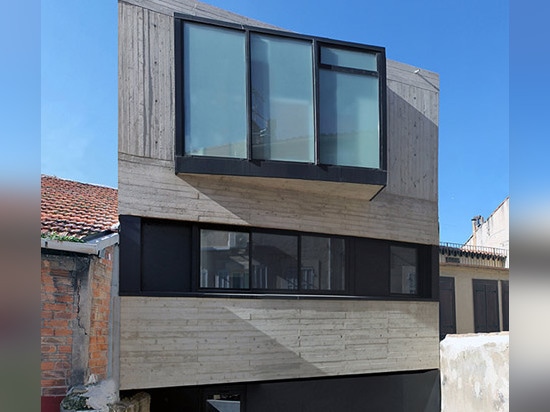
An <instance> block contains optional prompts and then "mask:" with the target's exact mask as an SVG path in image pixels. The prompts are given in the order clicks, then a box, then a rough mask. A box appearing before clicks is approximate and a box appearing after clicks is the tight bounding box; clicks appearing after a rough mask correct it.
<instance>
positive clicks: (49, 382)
mask: <svg viewBox="0 0 550 412" xmlns="http://www.w3.org/2000/svg"><path fill="white" fill-rule="evenodd" d="M40 385H41V386H42V387H43V388H50V387H52V386H66V385H67V382H66V381H65V379H42V380H41V381H40Z"/></svg>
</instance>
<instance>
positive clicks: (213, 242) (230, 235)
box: [200, 229, 250, 289]
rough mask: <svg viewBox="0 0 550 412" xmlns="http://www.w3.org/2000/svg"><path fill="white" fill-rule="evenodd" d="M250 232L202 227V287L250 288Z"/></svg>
mask: <svg viewBox="0 0 550 412" xmlns="http://www.w3.org/2000/svg"><path fill="white" fill-rule="evenodd" d="M248 242H249V235H248V233H242V232H228V231H222V230H205V229H202V230H201V255H200V287H201V288H217V289H248V288H249V287H250V281H249V270H248V267H249V257H248V250H249V248H248Z"/></svg>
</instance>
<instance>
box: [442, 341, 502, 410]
mask: <svg viewBox="0 0 550 412" xmlns="http://www.w3.org/2000/svg"><path fill="white" fill-rule="evenodd" d="M440 346H441V364H440V370H441V411H442V412H455V411H456V412H464V411H476V412H489V411H508V409H509V334H508V332H501V333H489V334H470V335H448V336H447V337H446V338H445V339H444V340H443V341H442V342H441V345H440Z"/></svg>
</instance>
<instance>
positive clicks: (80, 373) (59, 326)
mask: <svg viewBox="0 0 550 412" xmlns="http://www.w3.org/2000/svg"><path fill="white" fill-rule="evenodd" d="M112 259H113V247H109V248H107V249H106V250H105V256H104V257H102V258H99V257H97V256H88V255H79V254H74V253H72V254H71V253H56V252H49V251H42V267H41V302H42V303H41V311H42V319H41V397H42V411H43V412H44V411H50V410H51V411H54V410H55V411H56V412H57V411H59V403H60V402H61V400H62V399H63V397H64V396H65V394H66V393H67V390H68V389H69V388H70V387H71V386H73V385H77V384H82V383H85V381H86V380H87V379H88V377H89V376H90V374H92V373H93V374H95V375H97V377H98V379H104V378H107V377H108V376H107V374H108V366H109V331H110V324H109V316H110V303H111V279H112V269H113V260H112Z"/></svg>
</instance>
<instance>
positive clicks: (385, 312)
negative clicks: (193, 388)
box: [120, 297, 439, 389]
mask: <svg viewBox="0 0 550 412" xmlns="http://www.w3.org/2000/svg"><path fill="white" fill-rule="evenodd" d="M436 312H437V305H436V304H434V303H433V302H426V303H424V304H416V305H411V304H410V302H379V301H351V302H347V301H327V300H319V301H316V300H307V301H302V300H296V299H293V300H283V299H236V298H232V299H215V298H207V299H201V298H189V299H181V298H141V297H123V298H122V313H121V348H120V353H121V376H120V386H121V389H138V388H151V387H165V386H182V385H204V384H213V383H216V382H225V383H230V382H243V381H254V380H274V379H293V378H305V377H315V376H325V375H341V374H359V373H376V372H391V371H394V370H421V369H431V368H434V369H435V368H437V365H438V345H439V339H438V335H437V324H433V323H434V322H433V319H434V316H435V313H436ZM404 351H406V352H407V356H403V353H404Z"/></svg>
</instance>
